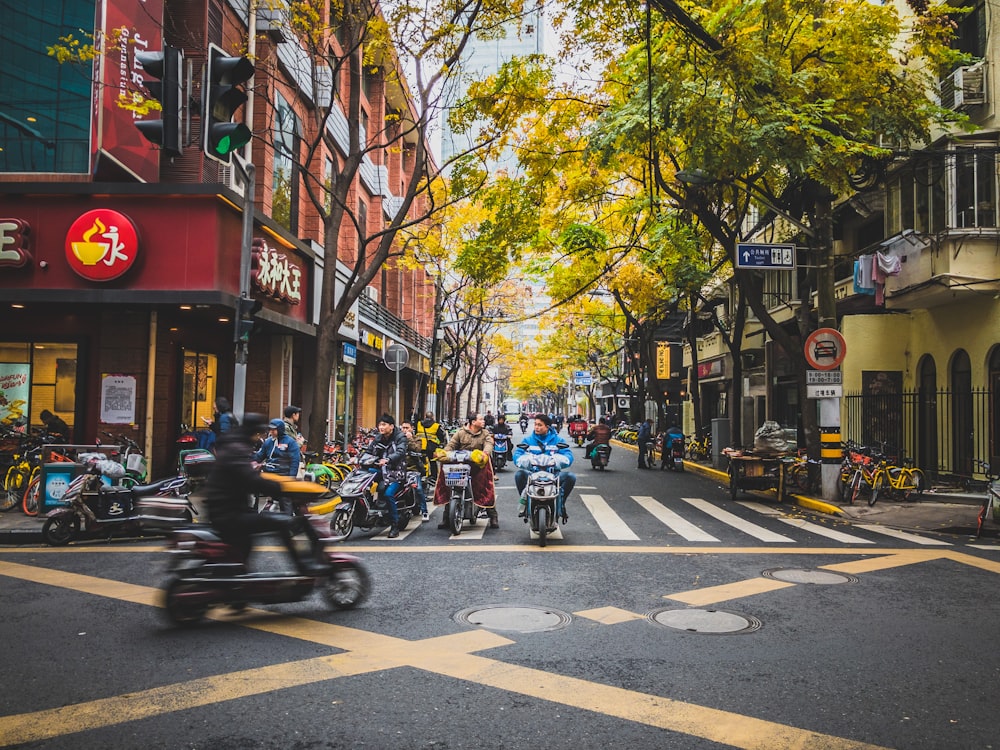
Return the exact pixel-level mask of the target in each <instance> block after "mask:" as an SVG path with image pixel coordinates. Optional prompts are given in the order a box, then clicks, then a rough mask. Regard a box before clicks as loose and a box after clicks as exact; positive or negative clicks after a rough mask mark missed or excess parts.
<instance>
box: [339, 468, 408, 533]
mask: <svg viewBox="0 0 1000 750" xmlns="http://www.w3.org/2000/svg"><path fill="white" fill-rule="evenodd" d="M378 461H379V457H378V456H374V455H372V454H370V453H365V454H362V456H361V458H359V459H358V467H357V468H356V469H355V470H354V471H352V472H351V473H350V474H348V475H347V476H346V477H345V478H344V481H343V482H341V483H340V487H339V488H338V489H337V496H336V497H335V498H334V502H336V506H335V507H334V510H333V517H332V518H331V519H330V533H331V534H333V536H334V537H335V538H336V539H338V540H344V539H347V538H348V537H349V536H350V535H351V533H352V532H353V531H354V527H355V526H356V527H357V528H359V529H361V531H365V532H368V531H371V530H372V529H382V528H385V527H387V526H389V525H390V524H391V523H392V522H391V521H390V520H389V507H388V506H387V505H384V504H382V503H380V502H379V497H378V483H379V481H380V480H382V479H383V473H382V471H381V470H380V468H379V466H378ZM419 481H420V473H419V472H416V471H407V472H406V476H405V479H404V480H403V482H402V487H400V489H399V490H398V491H397V492H396V510H397V512H398V515H399V522H398V527H399V528H400V529H404V528H406V525H407V524H408V523H409V522H410V518H412V517H413V516H414V515H416V514H417V513H418V512H419V508H418V507H417V493H416V486H417V483H418V482H419Z"/></svg>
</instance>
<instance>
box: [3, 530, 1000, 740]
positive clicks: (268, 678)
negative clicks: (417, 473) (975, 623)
mask: <svg viewBox="0 0 1000 750" xmlns="http://www.w3.org/2000/svg"><path fill="white" fill-rule="evenodd" d="M141 549H142V551H149V549H148V548H141ZM445 549H448V550H449V551H451V550H453V549H454V548H452V547H447V548H445ZM588 549H589V550H590V551H593V550H592V548H588ZM611 549H613V550H614V551H617V552H621V551H625V550H628V551H629V552H632V551H634V550H633V548H621V547H614V548H611ZM422 551H426V548H424V550H422ZM518 551H521V550H518ZM651 551H652V549H651ZM655 551H656V552H658V553H660V554H663V553H672V554H676V553H683V554H692V548H682V549H677V548H662V547H660V548H655ZM763 551H765V552H773V553H774V554H788V553H789V552H793V550H786V549H778V550H763ZM704 552H705V553H710V554H720V553H723V554H750V553H754V554H760V553H761V552H762V550H760V549H753V548H736V549H733V548H730V549H727V550H720V549H711V548H706V549H705V550H704ZM809 552H810V553H811V554H837V555H847V554H850V555H853V556H857V555H860V554H863V555H864V557H863V559H860V560H852V561H849V562H844V563H835V564H832V565H827V566H823V567H824V568H825V569H828V570H840V571H841V572H871V571H875V570H884V569H888V568H892V567H899V566H904V565H913V564H916V563H920V562H927V561H930V560H937V559H948V560H951V561H954V562H958V563H961V564H965V565H970V566H973V567H977V568H980V569H983V570H987V571H990V572H993V573H1000V562H995V561H992V560H984V559H981V558H978V557H975V556H973V555H968V554H964V553H961V552H956V551H948V550H945V551H941V550H912V551H909V550H904V551H900V550H878V551H875V550H866V552H865V553H859V552H858V551H855V550H851V551H845V550H842V549H837V550H823V551H820V550H815V549H814V550H809ZM873 552H878V553H880V556H877V557H871V556H870V555H871V553H873ZM0 575H5V576H8V577H13V578H18V579H21V580H26V581H31V582H35V583H41V584H45V585H49V586H57V587H62V588H68V589H72V590H75V591H81V592H84V593H90V594H93V595H96V596H102V597H106V598H112V599H118V600H122V601H128V602H133V603H139V604H146V605H153V606H159V598H160V597H159V591H158V590H157V589H153V588H149V587H145V586H138V585H135V584H127V583H121V582H118V581H112V580H106V579H101V578H96V577H92V576H85V575H80V574H76V573H64V572H60V571H54V570H48V569H44V568H36V567H34V566H30V565H21V564H18V563H10V562H3V561H0ZM761 582H765V583H761ZM765 584H767V585H771V584H781V585H779V586H774V587H773V588H772V589H771V590H773V589H776V588H784V587H786V586H790V585H794V584H787V583H783V582H778V581H771V580H770V579H749V580H747V581H742V582H736V583H733V584H726V585H723V586H715V587H710V588H707V589H701V590H697V589H696V590H693V591H690V592H683V593H679V594H673V595H670V596H669V598H672V599H677V600H678V601H685V602H688V603H691V602H694V601H698V602H699V603H705V602H706V601H707V600H708V599H712V601H717V600H720V599H719V597H721V596H732V595H747V593H748V592H753V593H761V592H763V591H764V590H767V589H766V588H765ZM739 592H742V594H740V593H739ZM699 596H700V597H701V599H699ZM577 614H579V615H581V616H589V617H591V618H592V619H597V620H599V621H607V622H613V621H619V622H620V621H624V620H627V619H634V617H639V615H634V616H632V615H630V613H628V612H626V611H625V610H617V609H616V608H613V607H607V608H600V609H596V610H588V611H585V612H580V613H577ZM240 624H241V625H242V626H245V627H249V628H253V629H256V630H261V631H265V632H269V633H274V634H278V635H283V636H287V637H291V638H297V639H300V640H306V641H310V642H313V643H319V644H323V645H326V646H329V647H331V648H337V649H343V650H344V653H340V654H335V655H331V656H324V657H319V658H315V659H306V660H303V661H297V662H291V663H285V664H277V665H272V666H269V667H262V668H258V669H250V670H242V671H239V672H234V673H229V674H224V675H216V676H211V677H205V678H199V679H196V680H192V681H188V682H184V683H177V684H174V685H167V686H162V687H158V688H152V689H150V690H145V691H140V692H137V693H130V694H126V695H122V696H113V697H109V698H103V699H98V700H95V701H89V702H86V703H80V704H75V705H72V706H65V707H60V708H54V709H43V710H41V711H34V712H30V713H26V714H17V715H12V716H6V717H0V744H2V745H3V746H7V745H11V744H16V743H21V742H30V741H37V740H41V739H48V738H51V737H55V736H59V735H63V734H67V733H70V732H67V731H66V730H65V727H72V730H71V731H72V732H77V731H84V730H87V729H95V728H99V727H104V726H110V725H113V724H119V723H123V722H126V721H134V720H136V719H140V718H146V717H149V716H156V715H162V714H166V713H172V712H174V711H179V710H184V709H187V708H194V707H198V706H204V705H210V704H213V703H217V702H220V701H229V700H236V699H239V698H242V697H246V696H250V695H256V694H260V693H264V692H269V691H272V690H278V689H284V688H290V687H296V686H301V685H306V684H312V683H316V682H322V681H327V680H333V679H337V678H339V677H346V676H353V675H358V674H365V673H370V672H374V671H381V670H386V669H393V668H397V667H401V666H409V667H414V668H417V669H422V670H424V671H427V672H430V673H433V674H439V675H445V676H450V677H455V678H457V679H462V680H467V681H470V682H474V683H476V684H480V685H487V686H490V687H495V688H498V689H502V690H506V691H509V692H512V693H518V694H521V695H526V696H531V697H536V698H541V699H543V700H547V701H550V702H555V703H560V704H562V705H567V706H573V707H576V708H581V709H584V710H587V711H592V712H595V713H599V714H603V715H606V716H613V717H617V718H621V719H625V720H628V721H633V722H637V723H641V724H645V725H648V726H653V727H658V728H661V729H666V730H669V731H675V732H680V733H684V734H689V735H693V736H697V737H702V738H706V739H709V740H712V741H715V742H719V743H722V744H726V745H729V746H731V747H736V748H746V749H748V750H765V749H768V750H769V749H770V748H774V747H781V748H802V749H805V748H822V749H823V750H849V749H855V750H875V748H876V747H877V746H875V745H870V744H866V743H861V742H856V741H854V740H850V739H845V738H839V737H834V736H832V735H825V734H821V733H818V732H811V731H809V730H803V729H798V728H795V727H790V726H787V725H783V724H778V723H775V722H769V721H764V720H761V719H756V718H753V717H748V716H742V715H740V714H735V713H731V712H728V711H723V710H720V709H713V708H708V707H704V706H698V705H695V704H690V703H684V702H681V701H675V700H672V699H669V698H664V697H662V696H654V695H648V694H645V693H640V692H636V691H631V690H625V689H623V688H616V687H613V686H609V685H601V684H599V683H595V682H590V681H588V680H583V679H579V678H574V677H566V676H562V675H558V674H551V673H548V672H543V671H540V670H536V669H531V668H528V667H521V666H517V665H512V664H507V663H504V662H501V661H498V660H494V659H489V658H486V657H482V656H477V655H474V653H473V652H475V651H481V650H484V649H489V648H495V647H499V646H504V645H508V644H511V643H513V641H511V640H509V639H507V638H505V637H503V636H500V635H498V634H495V633H491V632H488V631H484V630H474V631H466V632H462V633H456V634H451V635H445V636H440V637H435V638H428V639H425V640H422V641H407V640H405V639H401V638H395V637H392V636H386V635H382V634H378V633H371V632H368V631H364V630H360V629H357V628H350V627H346V626H342V625H336V624H327V623H320V622H315V621H312V620H307V619H303V618H296V617H283V616H279V615H273V614H271V613H264V612H258V613H256V614H255V615H254V616H251V617H249V618H246V619H245V620H241V621H240Z"/></svg>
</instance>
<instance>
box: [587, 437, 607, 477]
mask: <svg viewBox="0 0 1000 750" xmlns="http://www.w3.org/2000/svg"><path fill="white" fill-rule="evenodd" d="M610 460H611V446H610V445H608V444H607V443H598V444H597V445H595V446H594V447H593V448H591V449H590V466H591V468H593V469H595V470H597V471H604V470H605V469H606V468H608V461H610Z"/></svg>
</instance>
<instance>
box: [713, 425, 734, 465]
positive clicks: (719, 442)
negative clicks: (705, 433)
mask: <svg viewBox="0 0 1000 750" xmlns="http://www.w3.org/2000/svg"><path fill="white" fill-rule="evenodd" d="M729 430H730V427H729V418H728V417H726V418H724V419H713V420H712V466H713V467H715V468H716V469H724V470H726V471H728V470H729V460H728V459H724V458H723V456H722V449H723V448H728V447H729V437H730V436H729Z"/></svg>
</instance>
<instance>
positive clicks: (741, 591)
mask: <svg viewBox="0 0 1000 750" xmlns="http://www.w3.org/2000/svg"><path fill="white" fill-rule="evenodd" d="M796 585H798V584H795V583H788V582H786V581H779V580H777V579H774V578H748V579H746V580H745V581H735V582H733V583H723V584H721V585H719V586H709V587H708V588H704V589H693V590H691V591H682V592H679V593H676V594H666V595H664V597H663V598H664V599H673V600H674V601H677V602H683V603H684V604H689V605H691V606H696V607H704V606H706V605H708V604H718V603H719V602H728V601H730V600H732V599H743V598H745V597H748V596H754V595H756V594H767V593H769V592H771V591H780V590H781V589H787V588H791V587H792V586H796Z"/></svg>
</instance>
